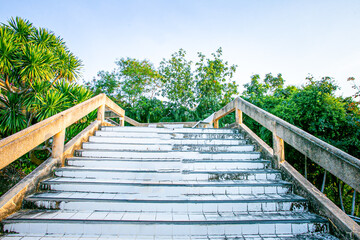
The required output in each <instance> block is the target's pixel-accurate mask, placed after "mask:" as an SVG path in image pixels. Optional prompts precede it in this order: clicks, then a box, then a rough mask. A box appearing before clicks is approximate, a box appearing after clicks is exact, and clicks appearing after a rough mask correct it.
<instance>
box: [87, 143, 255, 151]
mask: <svg viewBox="0 0 360 240" xmlns="http://www.w3.org/2000/svg"><path fill="white" fill-rule="evenodd" d="M82 146H83V149H84V150H86V149H90V150H118V151H171V150H175V151H190V152H251V151H253V150H254V146H253V145H235V146H233V145H220V146H219V145H193V144H187V145H182V144H175V145H172V144H171V143H170V144H169V143H151V144H150V143H121V144H119V143H106V142H96V143H94V142H85V143H83V145H82Z"/></svg>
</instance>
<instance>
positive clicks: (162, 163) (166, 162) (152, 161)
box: [66, 157, 182, 170]
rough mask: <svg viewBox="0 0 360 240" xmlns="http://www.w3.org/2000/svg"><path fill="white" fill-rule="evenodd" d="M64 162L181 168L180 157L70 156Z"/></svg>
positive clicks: (129, 167) (123, 166)
mask: <svg viewBox="0 0 360 240" xmlns="http://www.w3.org/2000/svg"><path fill="white" fill-rule="evenodd" d="M66 164H67V165H69V166H74V167H84V168H102V169H119V168H121V169H137V170H169V169H171V170H173V169H177V170H179V169H181V166H182V163H181V159H176V158H170V157H169V158H165V159H156V158H144V159H141V158H132V159H130V158H120V157H119V158H86V157H72V158H68V159H67V160H66Z"/></svg>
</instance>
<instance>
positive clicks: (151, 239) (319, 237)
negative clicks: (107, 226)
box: [2, 233, 338, 240]
mask: <svg viewBox="0 0 360 240" xmlns="http://www.w3.org/2000/svg"><path fill="white" fill-rule="evenodd" d="M26 236H28V235H24V234H9V235H6V237H4V238H2V239H3V240H19V239H22V237H26ZM114 237H115V238H116V239H118V240H164V239H166V240H169V239H172V240H194V239H196V240H209V239H212V240H225V239H227V240H239V239H241V240H254V239H262V240H274V239H276V240H292V239H294V240H295V239H311V240H324V239H326V240H338V238H335V237H333V236H331V235H330V234H328V233H310V234H301V235H297V236H293V235H289V234H241V235H239V234H236V235H235V234H205V235H204V234H191V235H184V236H181V235H162V236H157V235H156V234H154V235H142V234H130V235H128V234H127V233H125V234H123V235H116V236H114V235H111V234H109V235H108V234H96V235H95V234H89V235H85V234H31V240H45V239H46V240H52V239H54V240H55V239H61V240H89V239H91V240H95V239H96V240H109V239H114ZM25 239H26V238H25ZM25 239H24V240H25Z"/></svg>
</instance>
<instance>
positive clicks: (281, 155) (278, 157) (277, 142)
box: [273, 133, 285, 168]
mask: <svg viewBox="0 0 360 240" xmlns="http://www.w3.org/2000/svg"><path fill="white" fill-rule="evenodd" d="M273 150H274V162H275V167H276V168H280V163H282V162H284V161H285V148H284V140H283V139H282V138H279V137H278V136H277V135H276V134H275V133H273Z"/></svg>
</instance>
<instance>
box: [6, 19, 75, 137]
mask: <svg viewBox="0 0 360 240" xmlns="http://www.w3.org/2000/svg"><path fill="white" fill-rule="evenodd" d="M81 66H82V63H81V61H80V60H79V59H78V58H77V57H76V56H74V54H73V53H71V52H70V51H69V49H68V48H67V47H66V45H65V42H64V41H63V40H62V39H61V38H60V37H58V36H56V35H55V34H54V33H53V32H52V31H49V30H47V29H44V28H36V27H34V26H33V24H32V23H31V22H30V21H28V20H26V19H22V18H20V17H16V18H11V19H10V20H9V21H8V24H2V25H0V81H1V82H2V83H3V84H2V85H3V88H5V89H6V91H5V92H9V93H6V94H5V93H3V94H2V96H0V98H1V106H2V107H3V109H2V110H4V109H5V108H11V107H15V106H16V108H17V109H14V111H15V112H16V111H18V108H20V109H21V112H22V114H23V115H24V116H25V118H26V121H25V122H26V123H27V124H25V125H22V124H17V125H16V126H17V127H16V130H17V131H18V130H21V128H22V127H26V126H29V125H30V124H31V123H32V121H33V119H36V120H42V119H44V118H46V117H49V116H51V115H53V114H56V113H58V112H59V111H62V110H64V108H66V107H68V106H69V104H68V103H67V101H66V99H65V98H63V94H62V93H61V92H59V91H58V89H54V84H55V83H56V82H57V81H59V80H60V79H62V80H63V81H74V80H76V79H77V78H78V77H79V74H80V68H81ZM41 88H45V91H43V90H41V91H40V89H41ZM49 89H52V90H49ZM10 93H11V94H12V95H11V96H10V95H9V94H10ZM13 96H17V97H18V99H21V100H22V102H21V103H17V104H12V102H10V100H12V99H13V98H12V97H13ZM20 96H21V97H20ZM15 98H16V97H15ZM19 104H20V107H19ZM4 111H5V110H4ZM10 112H11V111H10ZM2 113H3V112H2ZM0 114H1V113H0ZM4 116H5V115H4ZM4 116H0V119H2V118H3V117H4ZM18 116H20V115H18ZM0 121H1V120H0ZM7 123H9V121H3V122H2V124H5V125H2V127H1V128H2V129H3V130H4V129H9V128H10V127H14V126H11V124H9V125H6V124H7ZM0 131H1V130H0ZM5 132H7V133H8V130H6V131H5ZM5 132H4V131H3V132H2V134H4V133H5Z"/></svg>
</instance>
